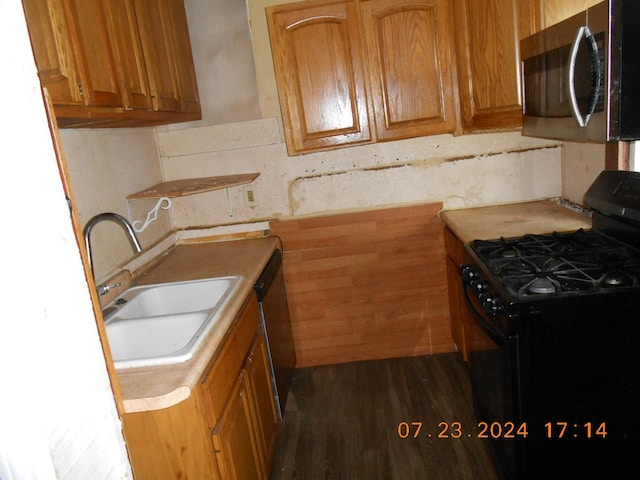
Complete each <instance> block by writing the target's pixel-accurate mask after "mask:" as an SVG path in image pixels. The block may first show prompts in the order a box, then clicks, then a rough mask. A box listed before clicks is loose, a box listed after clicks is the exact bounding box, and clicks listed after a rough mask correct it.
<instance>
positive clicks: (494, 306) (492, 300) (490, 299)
mask: <svg viewBox="0 0 640 480" xmlns="http://www.w3.org/2000/svg"><path fill="white" fill-rule="evenodd" d="M481 301H482V308H484V311H485V312H487V313H488V314H489V315H495V314H496V313H498V312H499V311H500V302H498V299H497V298H496V297H495V296H494V295H486V296H485V298H484V300H481Z"/></svg>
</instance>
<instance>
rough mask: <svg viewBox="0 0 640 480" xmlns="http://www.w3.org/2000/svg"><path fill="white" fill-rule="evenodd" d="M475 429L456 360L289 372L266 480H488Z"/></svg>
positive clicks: (489, 470) (491, 479)
mask: <svg viewBox="0 0 640 480" xmlns="http://www.w3.org/2000/svg"><path fill="white" fill-rule="evenodd" d="M401 422H407V423H408V425H409V427H410V428H409V430H408V431H407V430H406V429H403V428H402V427H401V428H400V433H402V434H403V435H405V434H407V433H408V434H409V436H408V438H406V439H403V438H400V435H399V429H398V426H399V424H400V423H401ZM412 422H421V423H422V428H421V430H420V432H419V433H418V437H417V438H413V436H414V434H415V433H416V428H417V427H416V426H411V423H412ZM441 422H443V424H442V426H439V424H440V423H441ZM453 422H460V424H461V428H462V432H463V436H462V438H457V439H453V438H437V436H438V433H440V432H443V433H446V434H448V435H449V437H451V436H452V435H455V433H454V430H453V426H454V425H453ZM403 426H404V424H403ZM446 426H448V429H446V430H443V429H444V428H445V427H446ZM475 427H476V423H475V418H474V416H473V412H472V407H471V391H470V385H469V378H468V373H467V370H466V366H465V364H464V362H463V361H462V358H461V357H460V355H459V354H458V353H450V354H449V353H445V354H438V355H429V356H420V357H411V358H399V359H389V360H373V361H364V362H354V363H346V364H340V365H328V366H319V367H309V368H303V369H299V370H297V371H296V373H295V375H294V381H293V385H292V392H291V393H290V394H289V397H288V401H287V408H286V412H285V415H284V421H283V425H282V429H281V433H280V440H279V443H278V448H277V451H276V455H275V459H274V463H273V467H272V470H271V477H270V480H294V479H295V480H320V479H322V480H342V479H345V480H360V479H362V480H377V479H398V480H411V479H416V480H496V479H497V476H496V473H495V471H494V467H493V463H492V460H491V457H490V454H489V453H488V450H487V448H486V447H487V445H486V444H485V442H488V440H481V439H478V438H476V434H477V428H475ZM468 435H471V438H469V437H468Z"/></svg>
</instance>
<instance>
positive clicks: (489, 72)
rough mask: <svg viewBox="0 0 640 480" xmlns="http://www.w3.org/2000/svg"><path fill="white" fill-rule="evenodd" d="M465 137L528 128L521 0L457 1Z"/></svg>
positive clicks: (459, 69)
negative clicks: (523, 87) (525, 123)
mask: <svg viewBox="0 0 640 480" xmlns="http://www.w3.org/2000/svg"><path fill="white" fill-rule="evenodd" d="M453 4H454V7H455V11H456V15H455V21H456V48H457V58H458V76H459V88H460V103H461V109H462V123H463V129H464V131H465V132H473V131H482V130H513V129H517V128H519V127H521V126H522V95H521V88H520V57H519V41H520V39H519V34H518V31H519V23H520V22H519V5H518V0H454V2H453Z"/></svg>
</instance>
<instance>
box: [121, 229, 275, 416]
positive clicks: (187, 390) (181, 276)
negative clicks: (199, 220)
mask: <svg viewBox="0 0 640 480" xmlns="http://www.w3.org/2000/svg"><path fill="white" fill-rule="evenodd" d="M277 248H281V246H280V240H279V239H278V238H277V237H264V238H255V239H246V240H233V241H224V242H212V243H194V244H183V245H177V246H176V247H174V248H173V249H172V250H170V251H169V252H168V253H167V254H165V255H164V257H163V258H161V259H160V261H159V262H158V263H156V264H155V265H154V266H153V267H151V268H150V269H149V270H148V271H145V272H144V273H142V274H141V275H139V276H138V277H137V278H136V279H135V282H134V285H148V284H154V283H166V282H176V281H186V280H197V279H203V278H209V277H223V276H229V275H241V276H242V277H243V278H242V280H241V282H240V285H239V287H238V290H237V292H236V294H235V295H234V296H233V298H232V299H231V301H230V302H229V303H228V304H227V306H226V307H225V309H224V310H223V312H222V317H221V318H220V320H218V322H217V323H216V325H215V326H214V327H213V328H212V329H211V331H210V332H209V333H208V334H207V336H206V338H205V339H204V341H203V344H202V345H201V346H200V348H199V349H198V350H197V351H196V353H195V355H194V356H193V357H192V358H191V359H190V360H189V361H187V362H183V363H178V364H174V365H161V366H153V367H140V368H128V369H121V370H117V371H116V372H117V375H118V380H119V383H120V389H121V392H122V398H123V404H124V410H125V412H126V413H131V412H140V411H148V410H158V409H161V408H167V407H170V406H172V405H175V404H177V403H179V402H181V401H182V400H185V399H186V398H188V397H189V396H190V395H191V391H192V389H193V387H194V386H195V385H197V382H198V381H199V380H200V378H201V377H202V374H203V373H204V370H205V369H206V368H207V366H208V365H209V363H210V361H211V359H212V358H213V356H214V355H216V352H217V351H218V349H219V348H220V347H221V346H222V344H223V342H224V340H225V339H226V338H227V336H228V335H229V333H230V332H231V327H232V326H233V323H234V320H235V318H236V316H237V314H238V313H239V312H240V309H241V308H242V306H243V304H244V301H245V300H246V298H247V296H248V295H249V294H251V293H252V292H253V285H254V284H255V282H256V280H257V279H258V276H259V275H260V273H262V270H263V269H264V267H265V266H266V264H267V262H268V261H269V259H270V258H271V255H272V254H273V252H274V251H275V250H276V249H277Z"/></svg>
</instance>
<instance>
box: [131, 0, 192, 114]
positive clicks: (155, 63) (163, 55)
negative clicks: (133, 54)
mask: <svg viewBox="0 0 640 480" xmlns="http://www.w3.org/2000/svg"><path fill="white" fill-rule="evenodd" d="M180 1H181V0H180ZM134 5H135V9H136V18H137V22H138V28H139V31H140V39H141V42H142V49H143V51H144V56H145V59H146V65H147V75H148V80H149V88H150V91H151V100H152V104H153V109H154V110H156V111H162V112H177V111H179V109H180V100H179V98H178V84H177V79H176V78H175V75H174V73H173V66H172V65H171V63H170V62H171V58H172V52H173V47H172V45H171V42H172V39H171V35H170V34H169V32H170V28H169V26H168V25H166V23H165V22H166V21H167V16H166V15H164V14H163V11H162V9H163V7H164V0H134Z"/></svg>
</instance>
